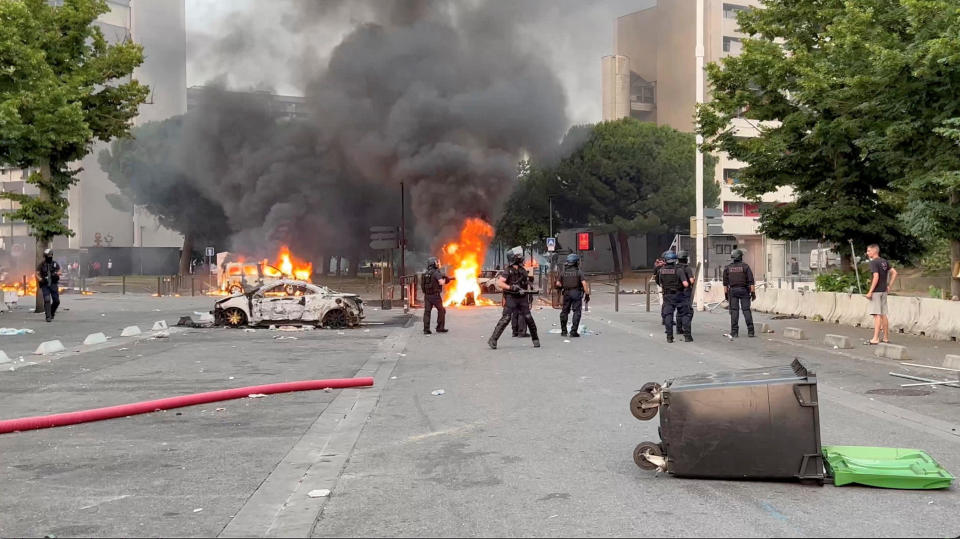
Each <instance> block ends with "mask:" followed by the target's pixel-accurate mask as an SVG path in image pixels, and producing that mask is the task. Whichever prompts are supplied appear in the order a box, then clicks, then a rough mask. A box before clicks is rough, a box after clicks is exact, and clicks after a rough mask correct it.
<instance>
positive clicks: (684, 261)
mask: <svg viewBox="0 0 960 539" xmlns="http://www.w3.org/2000/svg"><path fill="white" fill-rule="evenodd" d="M677 266H678V267H680V268H683V270H684V271H685V272H686V274H687V281H688V282H689V283H690V286H688V287H686V288H684V289H683V293H684V295H685V296H686V299H687V302H686V316H678V317H677V333H678V334H680V335H686V334H687V333H689V334H691V335H693V325H692V324H693V293H694V290H696V289H695V288H694V285H695V284H696V282H697V276H696V274H695V272H694V270H693V268H691V267H690V255H689V254H688V253H687V252H686V251H678V252H677ZM684 328H690V330H691V331H689V332H688V331H686V330H685V329H684Z"/></svg>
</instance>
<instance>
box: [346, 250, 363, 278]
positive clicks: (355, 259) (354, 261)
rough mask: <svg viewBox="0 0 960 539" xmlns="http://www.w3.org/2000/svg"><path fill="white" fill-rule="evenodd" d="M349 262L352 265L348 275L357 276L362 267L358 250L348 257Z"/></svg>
mask: <svg viewBox="0 0 960 539" xmlns="http://www.w3.org/2000/svg"><path fill="white" fill-rule="evenodd" d="M347 264H349V266H350V269H349V270H348V271H349V273H348V275H350V277H356V276H357V271H358V270H359V267H360V255H359V254H358V253H357V252H356V251H354V252H353V253H351V254H350V258H348V259H347Z"/></svg>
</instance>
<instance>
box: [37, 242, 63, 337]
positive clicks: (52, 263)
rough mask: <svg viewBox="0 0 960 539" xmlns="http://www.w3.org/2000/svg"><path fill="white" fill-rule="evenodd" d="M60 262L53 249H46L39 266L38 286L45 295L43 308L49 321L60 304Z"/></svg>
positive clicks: (55, 313)
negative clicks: (55, 258)
mask: <svg viewBox="0 0 960 539" xmlns="http://www.w3.org/2000/svg"><path fill="white" fill-rule="evenodd" d="M59 283H60V264H59V263H57V261H56V260H54V259H53V251H51V250H50V249H45V250H44V252H43V262H40V265H38V266H37V286H39V287H40V293H41V294H42V295H43V310H44V314H45V315H46V319H47V322H52V321H53V318H54V317H55V316H56V315H57V307H59V306H60V287H59V286H58V284H59Z"/></svg>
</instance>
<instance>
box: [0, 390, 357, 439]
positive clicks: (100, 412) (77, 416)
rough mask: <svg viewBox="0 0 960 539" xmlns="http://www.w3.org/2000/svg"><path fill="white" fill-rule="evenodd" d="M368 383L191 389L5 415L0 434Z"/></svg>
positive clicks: (0, 423)
mask: <svg viewBox="0 0 960 539" xmlns="http://www.w3.org/2000/svg"><path fill="white" fill-rule="evenodd" d="M372 385H373V378H334V379H330V380H300V381H297V382H281V383H277V384H266V385H261V386H248V387H238V388H235V389H221V390H219V391H208V392H206V393H195V394H193V395H181V396H179V397H168V398H165V399H157V400H151V401H142V402H134V403H131V404H120V405H117V406H107V407H106V408H94V409H92V410H80V411H77V412H67V413H63V414H52V415H40V416H34V417H21V418H19V419H6V420H3V421H0V434H6V433H8V432H17V431H24V430H36V429H46V428H50V427H63V426H66V425H76V424H78V423H89V422H91V421H101V420H104V419H114V418H117V417H126V416H131V415H137V414H146V413H150V412H157V411H160V410H169V409H171V408H182V407H184V406H194V405H197V404H206V403H209V402H217V401H225V400H231V399H239V398H243V397H247V396H250V395H256V394H261V395H269V394H273V393H288V392H291V391H310V390H315V389H327V388H331V389H341V388H346V387H363V386H372Z"/></svg>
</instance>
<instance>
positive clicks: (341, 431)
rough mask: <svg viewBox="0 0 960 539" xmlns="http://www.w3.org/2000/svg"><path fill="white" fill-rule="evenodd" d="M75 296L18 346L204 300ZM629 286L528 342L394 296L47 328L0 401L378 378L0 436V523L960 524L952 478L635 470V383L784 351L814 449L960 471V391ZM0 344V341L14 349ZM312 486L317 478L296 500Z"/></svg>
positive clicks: (52, 527)
mask: <svg viewBox="0 0 960 539" xmlns="http://www.w3.org/2000/svg"><path fill="white" fill-rule="evenodd" d="M77 299H78V300H79V301H76V302H70V301H69V300H68V301H66V302H65V306H66V307H69V308H71V310H70V311H67V313H69V316H65V317H64V321H61V320H60V317H58V320H57V322H56V323H54V324H52V325H51V326H57V327H55V328H52V329H50V330H47V329H45V327H46V326H43V325H42V322H41V323H40V324H41V325H40V326H38V328H37V329H38V333H37V334H35V335H31V336H28V337H14V338H13V339H20V340H19V341H16V342H17V343H19V344H17V346H19V348H18V349H19V350H25V349H28V348H29V347H31V346H35V343H34V342H33V341H32V339H37V340H39V339H43V338H44V334H45V333H46V332H48V331H49V332H54V331H59V332H60V334H61V336H62V337H63V338H64V339H68V340H71V343H72V342H73V340H76V339H75V336H79V335H80V334H83V333H85V332H89V330H90V329H91V328H93V327H94V326H96V322H97V321H96V319H95V318H108V317H115V320H114V319H113V318H110V320H111V322H110V323H111V324H113V326H111V327H114V326H115V327H117V328H119V327H122V325H125V324H126V322H127V321H128V320H143V321H144V322H143V323H146V322H147V321H149V320H151V319H153V318H157V317H162V318H166V319H168V321H172V320H175V317H176V316H178V315H179V314H189V313H190V312H192V311H193V310H201V308H202V307H203V306H204V302H205V301H206V300H195V299H192V298H179V301H178V299H177V298H170V299H169V300H159V299H158V298H144V297H140V298H133V299H124V300H122V301H127V302H129V303H128V304H121V303H117V304H114V306H115V307H118V308H119V306H121V305H122V306H123V307H124V308H126V309H127V311H125V313H126V314H123V315H120V314H117V313H114V312H113V311H112V310H110V308H109V307H110V304H108V303H99V302H100V301H102V300H106V299H109V298H107V297H105V296H98V297H97V299H96V300H93V301H91V300H86V301H87V303H84V299H85V298H77ZM642 299H643V298H642V296H635V297H632V298H631V297H624V298H622V299H621V312H620V313H614V312H613V309H612V296H609V295H604V294H596V295H595V297H594V301H593V303H592V305H591V307H592V312H591V313H590V314H588V315H586V316H585V319H584V323H585V325H586V326H587V328H588V330H589V331H588V334H587V335H585V336H584V337H582V338H581V339H579V340H575V339H563V338H561V337H560V336H559V335H556V334H551V333H549V330H550V329H554V325H553V324H555V323H556V318H557V314H556V311H553V310H551V309H549V308H545V309H542V310H536V311H535V317H536V319H537V321H538V324H540V326H541V333H542V341H543V347H542V348H540V349H533V348H532V347H531V345H530V341H529V340H520V339H513V338H511V337H510V336H509V331H508V332H507V334H506V335H505V336H504V337H502V338H501V341H500V342H501V346H500V349H499V350H496V351H493V350H490V349H488V348H487V347H486V345H485V340H486V337H487V336H488V335H489V331H490V330H491V329H492V327H493V325H494V323H495V321H496V319H497V318H498V317H499V310H498V309H495V308H475V309H463V310H455V311H453V312H451V313H450V314H449V316H448V320H449V322H448V327H450V329H451V332H450V333H448V334H446V335H431V336H425V335H422V334H421V333H420V329H419V320H417V319H410V318H408V317H404V316H403V315H402V313H401V312H400V311H375V310H371V311H370V312H369V318H368V321H369V322H371V324H370V325H368V326H366V327H364V328H361V329H356V330H349V331H343V332H337V331H308V332H302V333H289V334H282V335H281V333H280V332H270V331H266V330H258V331H257V332H255V333H246V332H243V331H237V330H225V329H214V330H187V331H181V332H174V333H173V334H171V336H170V338H168V339H160V340H151V339H149V338H146V339H141V340H137V341H132V342H127V341H122V340H120V339H117V340H116V341H115V342H111V343H110V344H109V345H108V346H107V347H105V348H100V349H96V350H91V351H86V350H85V349H83V348H80V347H78V348H76V349H77V350H80V351H79V352H76V351H74V350H73V349H71V348H72V346H73V344H68V343H67V342H65V343H64V344H67V345H68V350H69V352H68V353H67V354H64V355H62V357H53V358H47V359H45V360H44V361H43V362H41V363H39V364H36V365H25V366H21V367H18V368H16V369H15V370H13V371H7V370H3V368H2V366H0V410H3V414H2V415H3V417H4V418H8V417H21V416H27V415H36V414H41V413H50V412H58V411H70V410H75V409H84V408H92V407H97V406H105V405H109V404H120V403H125V402H133V401H137V400H143V399H149V398H157V397H162V396H171V395H178V394H186V393H193V392H198V391H207V390H211V389H221V388H226V387H238V386H246V385H253V384H258V383H266V382H273V381H285V380H297V379H306V378H330V377H346V376H354V375H371V376H374V377H375V379H376V385H375V386H374V387H373V388H369V389H359V390H358V389H348V390H342V391H333V392H329V393H328V392H323V391H314V392H304V393H295V394H286V395H275V396H270V397H266V398H262V399H240V400H235V401H227V402H224V403H219V404H210V405H204V406H196V407H190V408H183V409H179V410H176V411H168V412H160V413H153V414H146V415H140V416H134V417H129V418H124V419H116V420H110V421H103V422H98V423H90V424H85V425H76V426H73V427H65V428H56V429H47V430H43V431H33V432H23V433H14V434H6V435H0V484H3V485H4V488H3V489H2V491H0V535H2V536H19V535H31V536H36V535H40V536H42V535H46V534H53V535H56V536H58V537H65V536H81V535H82V536H121V535H127V536H129V535H134V536H198V535H199V536H213V535H221V534H222V535H224V536H250V535H257V536H305V535H314V536H390V535H400V536H451V535H454V536H579V535H590V536H598V535H599V536H603V535H609V536H643V537H655V536H694V535H701V536H766V537H769V536H878V537H879V536H905V535H909V536H956V535H957V534H958V533H960V517H958V516H957V515H960V511H958V509H960V496H958V491H957V487H954V488H952V489H950V490H944V491H895V490H881V489H872V488H864V487H856V486H846V487H834V486H829V485H828V486H823V487H818V486H809V485H801V484H796V483H791V482H780V483H778V482H734V481H707V480H696V479H680V478H675V477H672V476H669V475H664V474H661V475H656V474H654V473H652V472H646V471H643V470H640V469H639V468H637V467H636V465H635V464H634V463H633V460H632V455H631V454H632V450H633V447H634V446H635V445H636V444H637V443H638V442H640V441H644V440H653V441H657V440H659V437H658V434H657V425H658V422H657V421H656V420H654V421H650V422H639V421H637V420H636V419H634V418H633V416H632V415H631V414H630V412H629V409H628V402H629V399H630V397H631V396H632V394H633V392H634V391H635V390H636V389H638V388H639V387H640V386H641V385H642V384H643V383H645V382H648V381H658V382H662V381H663V380H665V379H668V378H672V377H675V376H680V375H684V374H691V373H697V372H703V371H711V370H728V369H731V368H746V367H754V366H772V365H781V364H787V363H789V362H790V360H792V359H793V358H794V357H800V358H801V359H802V360H803V361H804V362H805V363H806V364H807V365H808V367H810V368H811V369H812V370H815V371H817V374H818V377H819V390H820V421H821V437H822V439H823V442H824V443H825V444H845V445H879V446H892V447H918V448H921V449H925V450H927V451H928V452H929V453H930V454H931V455H933V456H934V457H935V458H937V459H938V460H939V461H940V463H941V464H942V465H943V466H945V467H946V468H947V469H948V470H951V471H952V472H953V473H954V474H957V473H960V434H958V429H960V407H958V405H960V390H958V389H951V388H938V389H932V390H928V391H926V392H920V393H925V394H916V395H914V396H898V395H896V394H885V393H897V392H896V391H892V392H890V391H886V390H896V389H897V388H898V387H899V384H900V383H902V382H903V381H902V380H899V379H895V378H892V377H890V376H889V375H887V372H889V371H891V370H902V369H901V367H900V366H899V365H897V364H896V362H893V361H890V360H881V359H877V358H873V357H872V356H871V355H870V352H871V351H872V350H870V349H868V347H858V348H855V349H853V350H846V351H841V350H832V349H829V348H827V347H825V346H822V345H820V344H818V343H819V340H818V336H819V333H816V332H824V331H826V329H829V330H830V332H834V333H835V332H848V333H849V334H851V335H855V334H860V333H864V332H865V331H864V330H862V329H844V328H838V327H833V328H823V327H818V326H817V325H816V324H815V323H809V322H805V321H794V320H790V321H770V323H771V325H773V327H774V329H775V330H776V331H777V332H776V333H773V334H769V335H764V336H761V337H759V338H756V339H746V338H741V339H738V340H736V341H729V340H727V339H726V338H725V337H723V336H722V333H723V332H724V329H725V325H726V322H727V320H726V317H725V314H722V313H721V314H709V313H700V314H698V315H697V318H696V320H695V322H694V324H695V331H696V333H695V338H696V341H695V342H693V343H682V342H678V343H675V344H671V345H668V344H667V343H666V342H664V339H663V334H662V327H661V326H659V317H658V316H657V315H656V314H655V313H646V312H644V308H643V303H642ZM84 305H86V306H84ZM154 309H160V311H154ZM104 310H105V311H106V312H103V311H104ZM11 314H12V315H15V316H27V315H23V314H18V313H5V314H4V315H2V316H4V317H7V320H6V323H5V324H4V325H8V326H10V325H13V324H12V322H11V321H12V320H16V319H15V318H13V317H11V316H9V315H11ZM100 314H106V315H108V316H105V317H99V315H100ZM70 317H75V319H74V320H72V321H71V319H70ZM91 319H92V320H91ZM765 320H768V318H767V317H765V316H758V323H759V322H760V321H765ZM58 324H61V325H62V326H58ZM74 325H76V326H77V327H72V326H74ZM785 325H791V326H803V327H805V329H807V330H808V331H809V332H810V333H811V339H810V340H809V341H803V342H800V343H794V342H789V341H786V340H784V339H782V338H781V337H780V332H779V330H780V329H781V328H782V327H783V326H785ZM279 336H286V337H289V336H296V337H297V340H291V339H283V340H280V339H275V338H274V337H279ZM147 337H149V335H147ZM0 339H10V338H8V337H0ZM80 340H82V336H80ZM898 340H900V341H901V342H904V343H906V344H908V346H911V350H915V351H917V354H918V355H917V357H924V358H928V361H932V360H934V359H936V358H937V357H939V359H940V360H942V354H943V353H960V345H958V344H957V343H942V342H940V343H937V342H932V341H929V340H926V339H922V338H907V337H903V338H902V339H898ZM565 341H570V342H565ZM9 342H10V343H11V344H9V345H8V344H2V345H0V349H4V348H3V347H4V346H7V347H10V348H11V349H12V350H13V349H14V347H13V346H12V344H13V343H14V342H13V341H9ZM77 342H79V341H77ZM0 343H8V341H3V340H0ZM121 349H123V350H121ZM8 354H9V355H11V356H14V353H10V352H8ZM26 359H28V360H29V359H30V358H26ZM27 362H29V361H27ZM918 362H921V363H922V362H924V361H918ZM903 372H907V370H903ZM931 374H932V373H930V372H929V371H927V372H924V373H923V374H922V375H931ZM231 377H232V378H231ZM934 377H936V376H934ZM438 389H443V390H444V393H443V394H442V395H437V396H435V395H432V394H431V392H433V391H435V390H438ZM877 390H881V391H879V392H878V391H877ZM218 408H223V410H217V409H218ZM177 413H180V414H181V415H177ZM322 490H330V491H331V492H330V494H329V496H320V497H311V496H310V493H311V492H312V493H313V494H314V495H315V496H317V495H320V494H325V493H324V492H317V491H322ZM198 509H199V511H198Z"/></svg>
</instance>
